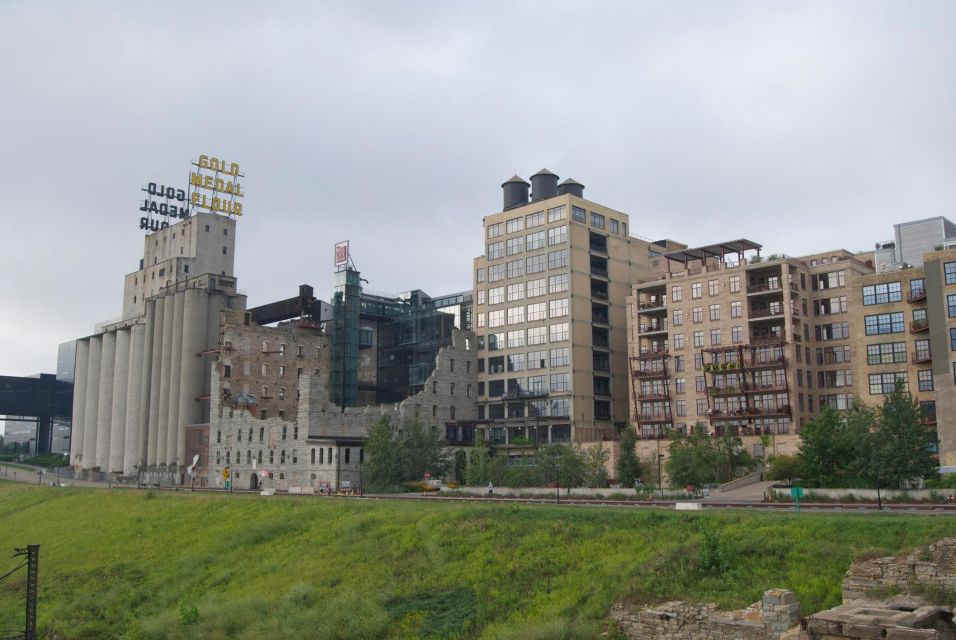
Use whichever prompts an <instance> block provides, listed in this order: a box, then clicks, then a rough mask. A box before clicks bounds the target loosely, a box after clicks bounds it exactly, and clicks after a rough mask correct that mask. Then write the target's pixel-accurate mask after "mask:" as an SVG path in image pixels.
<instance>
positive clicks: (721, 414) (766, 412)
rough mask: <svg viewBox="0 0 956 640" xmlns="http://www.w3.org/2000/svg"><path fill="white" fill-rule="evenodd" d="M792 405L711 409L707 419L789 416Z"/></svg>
mask: <svg viewBox="0 0 956 640" xmlns="http://www.w3.org/2000/svg"><path fill="white" fill-rule="evenodd" d="M789 415H790V405H789V404H782V405H778V406H774V407H740V408H738V409H732V410H727V411H722V410H721V409H710V410H709V411H708V412H707V417H708V418H710V419H712V420H714V419H717V420H732V419H738V418H748V417H761V416H768V417H769V416H789Z"/></svg>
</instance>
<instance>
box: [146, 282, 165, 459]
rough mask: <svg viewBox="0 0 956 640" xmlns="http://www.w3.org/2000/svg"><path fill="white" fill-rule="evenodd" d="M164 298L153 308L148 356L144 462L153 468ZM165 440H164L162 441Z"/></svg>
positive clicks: (161, 357)
mask: <svg viewBox="0 0 956 640" xmlns="http://www.w3.org/2000/svg"><path fill="white" fill-rule="evenodd" d="M165 310H166V298H158V299H157V300H156V302H155V304H154V309H153V349H152V352H151V356H150V378H149V429H148V430H147V432H148V433H149V444H148V445H147V453H146V464H147V466H149V467H151V468H155V466H156V464H157V455H156V453H157V444H158V442H159V404H160V403H159V390H160V383H159V381H160V378H161V377H162V362H163V333H164V331H163V319H164V318H165V316H166V314H165ZM163 442H165V440H164V441H163Z"/></svg>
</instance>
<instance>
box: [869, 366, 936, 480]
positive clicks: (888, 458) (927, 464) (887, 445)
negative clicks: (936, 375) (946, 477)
mask: <svg viewBox="0 0 956 640" xmlns="http://www.w3.org/2000/svg"><path fill="white" fill-rule="evenodd" d="M873 437H874V446H873V458H874V462H875V464H877V465H879V472H880V480H881V481H885V482H886V483H887V485H888V486H890V487H898V486H900V484H901V483H902V482H903V481H904V480H911V479H913V478H926V477H931V476H935V475H936V473H937V467H936V462H935V461H934V460H933V457H932V453H931V449H930V447H931V445H932V444H933V442H932V440H933V438H932V434H931V432H930V431H929V430H927V429H926V427H925V426H924V425H923V410H922V407H920V404H919V402H918V401H917V400H915V399H914V398H913V396H912V395H911V394H910V393H909V392H908V391H904V390H903V383H902V382H901V381H897V383H896V389H894V390H893V392H892V393H890V394H889V395H887V396H886V399H885V400H884V401H883V406H882V407H880V411H879V416H878V419H877V421H876V429H875V430H874V431H873ZM874 471H875V470H874Z"/></svg>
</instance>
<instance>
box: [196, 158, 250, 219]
mask: <svg viewBox="0 0 956 640" xmlns="http://www.w3.org/2000/svg"><path fill="white" fill-rule="evenodd" d="M193 166H194V167H196V171H190V172H189V189H190V194H189V203H190V205H192V206H193V207H198V208H200V209H206V210H207V211H210V212H212V213H224V214H226V215H230V216H241V215H242V201H241V200H240V198H242V197H243V196H244V195H246V194H245V193H243V191H242V184H241V183H240V182H239V178H243V177H245V176H243V175H242V174H241V173H239V165H238V164H236V163H235V162H226V161H225V160H220V159H219V158H215V157H210V156H199V162H194V163H193Z"/></svg>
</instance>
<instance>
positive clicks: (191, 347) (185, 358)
mask: <svg viewBox="0 0 956 640" xmlns="http://www.w3.org/2000/svg"><path fill="white" fill-rule="evenodd" d="M208 316H209V311H208V307H207V303H206V294H205V293H203V292H202V291H201V290H199V289H189V290H187V291H186V304H185V308H184V310H183V355H182V366H181V367H180V378H179V379H180V384H179V422H180V429H179V435H178V438H177V440H176V456H177V458H178V459H179V464H181V465H190V464H192V460H186V429H185V426H186V425H190V424H199V423H200V422H202V406H203V405H202V403H203V401H201V400H198V398H199V397H200V396H203V395H206V394H205V392H204V389H203V386H204V380H203V371H204V370H205V366H204V360H205V359H206V356H205V355H202V352H203V351H206V350H207V349H211V348H213V347H212V346H210V345H207V344H206V330H207V327H206V323H207V320H208Z"/></svg>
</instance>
